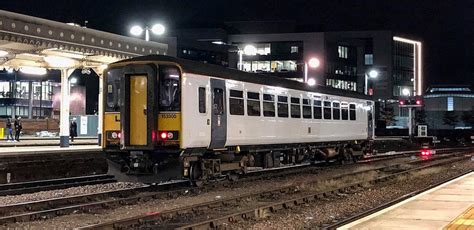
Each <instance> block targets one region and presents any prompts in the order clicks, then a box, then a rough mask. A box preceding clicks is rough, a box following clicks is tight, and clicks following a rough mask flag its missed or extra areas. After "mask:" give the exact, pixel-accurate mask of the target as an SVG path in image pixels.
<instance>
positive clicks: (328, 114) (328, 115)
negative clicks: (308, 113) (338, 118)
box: [323, 101, 331, 120]
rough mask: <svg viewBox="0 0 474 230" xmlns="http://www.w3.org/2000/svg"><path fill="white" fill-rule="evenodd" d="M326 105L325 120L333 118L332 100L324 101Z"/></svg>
mask: <svg viewBox="0 0 474 230" xmlns="http://www.w3.org/2000/svg"><path fill="white" fill-rule="evenodd" d="M323 105H324V108H323V110H324V119H325V120H331V102H330V101H325V102H324V103H323Z"/></svg>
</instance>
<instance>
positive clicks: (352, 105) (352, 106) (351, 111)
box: [349, 104, 356, 121]
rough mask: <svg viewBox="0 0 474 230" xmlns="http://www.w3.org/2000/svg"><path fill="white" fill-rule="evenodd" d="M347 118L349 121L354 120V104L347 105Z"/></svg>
mask: <svg viewBox="0 0 474 230" xmlns="http://www.w3.org/2000/svg"><path fill="white" fill-rule="evenodd" d="M349 119H350V120H351V121H355V120H356V105H355V104H350V105H349Z"/></svg>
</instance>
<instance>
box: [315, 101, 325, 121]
mask: <svg viewBox="0 0 474 230" xmlns="http://www.w3.org/2000/svg"><path fill="white" fill-rule="evenodd" d="M313 104H314V107H313V116H314V119H321V118H323V111H322V107H321V101H314V102H313Z"/></svg>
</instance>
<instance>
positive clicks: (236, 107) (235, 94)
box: [229, 90, 244, 115]
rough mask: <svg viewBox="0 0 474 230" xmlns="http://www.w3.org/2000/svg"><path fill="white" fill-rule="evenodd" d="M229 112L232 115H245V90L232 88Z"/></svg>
mask: <svg viewBox="0 0 474 230" xmlns="http://www.w3.org/2000/svg"><path fill="white" fill-rule="evenodd" d="M229 112H230V114H232V115H244V92H242V91H239V90H230V92H229Z"/></svg>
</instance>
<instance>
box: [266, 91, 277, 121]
mask: <svg viewBox="0 0 474 230" xmlns="http://www.w3.org/2000/svg"><path fill="white" fill-rule="evenodd" d="M263 116H265V117H274V116H275V96H273V95H271V94H263Z"/></svg>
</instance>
